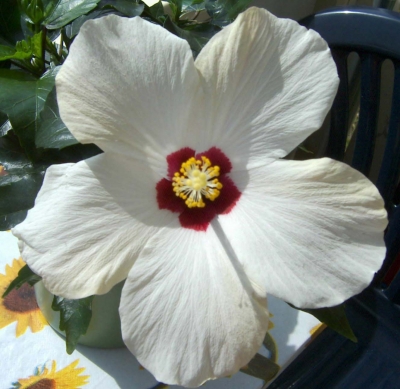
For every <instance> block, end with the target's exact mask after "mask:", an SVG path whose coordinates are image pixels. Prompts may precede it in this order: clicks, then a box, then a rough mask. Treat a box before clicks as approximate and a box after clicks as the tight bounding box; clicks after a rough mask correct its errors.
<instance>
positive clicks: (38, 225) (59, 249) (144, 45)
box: [13, 8, 386, 387]
mask: <svg viewBox="0 0 400 389" xmlns="http://www.w3.org/2000/svg"><path fill="white" fill-rule="evenodd" d="M56 82H57V95H58V101H59V106H60V112H61V116H62V119H63V121H64V122H65V123H66V125H67V126H68V128H69V129H70V130H71V132H72V133H73V134H74V135H75V137H76V138H77V139H78V140H79V141H80V142H82V143H95V144H97V145H98V146H99V147H100V148H101V149H102V150H104V154H102V155H98V156H96V157H93V158H90V159H88V160H86V161H82V162H79V163H77V164H64V165H55V166H52V167H50V168H49V169H48V171H47V174H46V177H45V181H44V184H43V187H42V189H41V191H40V193H39V195H38V198H37V200H36V204H35V207H34V208H33V209H32V210H31V211H30V212H29V214H28V217H27V219H26V220H25V221H24V222H23V223H22V224H20V225H19V226H17V227H16V228H15V229H14V231H13V232H14V234H15V235H16V236H17V237H18V238H19V239H20V247H21V250H22V256H23V258H24V259H25V260H26V261H27V262H28V264H29V266H30V267H31V268H32V269H33V270H34V271H35V272H36V273H38V274H39V275H41V276H42V277H43V282H44V284H45V286H46V287H47V288H48V289H49V290H50V291H51V292H53V293H54V294H56V295H60V296H64V297H67V298H82V297H85V296H89V295H92V294H103V293H106V292H108V291H109V290H110V289H111V288H112V287H113V286H114V285H115V284H117V283H118V282H120V281H121V280H124V279H126V283H125V286H124V289H123V293H122V300H121V304H120V314H121V318H122V332H123V337H124V340H125V343H126V345H127V346H128V347H129V349H130V350H131V351H132V353H133V354H134V355H135V356H136V357H137V358H138V360H139V362H140V363H141V364H142V365H143V366H144V367H146V368H147V369H148V370H150V372H152V373H153V374H154V375H155V377H156V378H157V379H158V380H159V381H162V382H165V383H169V384H180V385H184V386H189V387H194V386H198V385H200V384H202V383H203V382H204V381H206V380H209V379H214V378H217V377H223V376H226V375H230V374H233V373H235V372H237V371H238V370H239V369H240V368H241V367H242V366H244V365H246V364H247V363H248V362H249V361H250V359H251V358H252V357H253V356H254V354H255V353H256V351H257V350H258V348H259V347H260V345H261V343H262V340H263V338H264V335H265V332H266V330H267V326H268V312H267V308H266V295H267V293H271V294H273V295H275V296H278V297H280V298H282V299H284V300H285V301H288V302H290V303H292V304H294V305H295V306H298V307H308V308H317V307H324V306H332V305H336V304H339V303H341V302H342V301H344V300H346V299H347V298H349V297H350V296H352V295H354V294H356V293H358V292H360V291H361V290H362V289H364V288H365V287H366V286H367V285H368V284H369V282H370V281H371V279H372V277H373V275H374V272H375V271H376V270H377V269H379V267H380V265H381V262H382V260H383V258H384V256H385V248H384V243H383V230H384V229H385V227H386V212H385V210H384V205H383V201H382V199H381V197H380V195H379V193H378V191H377V189H376V188H375V187H374V186H373V185H372V184H371V183H370V182H369V181H368V179H367V178H365V177H364V176H363V175H362V174H361V173H359V172H357V171H355V170H353V169H352V168H350V167H348V166H347V165H345V164H343V163H340V162H335V161H333V160H331V159H326V158H324V159H320V160H311V161H304V162H299V161H289V160H281V159H280V158H281V157H284V156H285V155H286V154H287V153H289V152H290V151H291V150H292V149H293V148H295V147H296V146H297V145H298V144H299V143H300V142H302V141H303V140H304V139H305V138H306V137H307V136H308V135H310V134H311V133H312V132H314V131H315V130H317V129H318V128H319V127H320V125H321V123H322V121H323V119H324V117H325V115H326V114H327V112H328V110H329V108H330V106H331V103H332V100H333V98H334V95H335V92H336V88H337V85H338V78H337V74H336V68H335V64H334V62H333V60H332V58H331V54H330V51H329V49H328V47H327V45H326V43H325V42H324V41H323V40H322V39H321V37H320V36H319V35H318V34H317V33H315V32H314V31H308V30H306V29H305V28H303V27H300V26H299V25H298V24H297V23H296V22H294V21H290V20H284V19H278V18H276V17H274V16H273V15H271V14H270V13H268V12H267V11H265V10H260V9H256V8H251V9H249V10H248V11H246V12H245V13H243V14H241V15H240V16H239V17H238V18H237V20H236V21H235V22H234V23H232V24H231V25H230V26H229V27H226V28H225V29H224V30H223V31H221V32H220V33H218V34H217V35H216V36H215V37H213V38H212V39H211V40H210V42H209V43H208V44H207V45H206V47H205V48H204V49H203V50H202V51H201V53H200V55H199V56H198V57H197V59H196V61H194V60H193V57H192V53H191V51H190V48H189V46H188V44H187V42H186V41H184V40H181V39H179V38H177V37H176V36H174V35H172V34H170V33H169V32H167V31H166V30H164V29H163V28H161V27H159V26H156V25H154V24H151V23H149V22H146V21H144V20H142V19H140V18H134V19H124V18H120V17H117V16H107V17H104V18H101V19H97V20H93V21H89V22H87V23H86V24H85V25H84V26H83V27H82V29H81V32H80V34H79V36H78V37H77V38H76V40H75V42H74V43H73V45H72V48H71V52H70V55H69V57H68V59H67V61H66V62H65V64H64V65H63V67H62V69H61V70H60V72H59V74H58V76H57V80H56Z"/></svg>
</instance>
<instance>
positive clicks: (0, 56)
mask: <svg viewBox="0 0 400 389" xmlns="http://www.w3.org/2000/svg"><path fill="white" fill-rule="evenodd" d="M24 49H25V48H23V50H20V51H17V50H15V49H13V48H12V47H9V46H3V45H0V61H5V60H7V59H19V60H24V59H28V58H31V57H32V51H31V50H30V49H29V47H28V48H27V51H25V50H24Z"/></svg>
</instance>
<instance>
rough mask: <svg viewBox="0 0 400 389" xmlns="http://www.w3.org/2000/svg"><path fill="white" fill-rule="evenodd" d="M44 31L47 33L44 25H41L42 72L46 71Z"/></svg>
mask: <svg viewBox="0 0 400 389" xmlns="http://www.w3.org/2000/svg"><path fill="white" fill-rule="evenodd" d="M46 33H47V29H46V27H45V26H43V28H42V62H43V66H42V73H44V72H45V71H46V62H45V61H46Z"/></svg>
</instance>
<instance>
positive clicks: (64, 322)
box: [51, 296, 93, 354]
mask: <svg viewBox="0 0 400 389" xmlns="http://www.w3.org/2000/svg"><path fill="white" fill-rule="evenodd" d="M92 300H93V296H89V297H86V298H83V299H79V300H69V299H66V298H63V297H58V296H54V299H53V303H52V305H51V307H52V309H53V310H54V311H59V312H60V330H61V331H65V335H66V346H67V353H68V354H72V352H73V351H74V350H75V348H76V345H77V343H78V340H79V338H80V336H81V335H84V334H86V331H87V329H88V327H89V323H90V319H91V318H92Z"/></svg>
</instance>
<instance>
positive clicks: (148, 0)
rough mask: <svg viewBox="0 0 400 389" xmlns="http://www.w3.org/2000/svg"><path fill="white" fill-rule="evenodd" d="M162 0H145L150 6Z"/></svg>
mask: <svg viewBox="0 0 400 389" xmlns="http://www.w3.org/2000/svg"><path fill="white" fill-rule="evenodd" d="M159 1H160V0H143V3H145V4H146V5H147V6H148V7H152V6H153V5H154V4H157V3H158V2H159Z"/></svg>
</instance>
